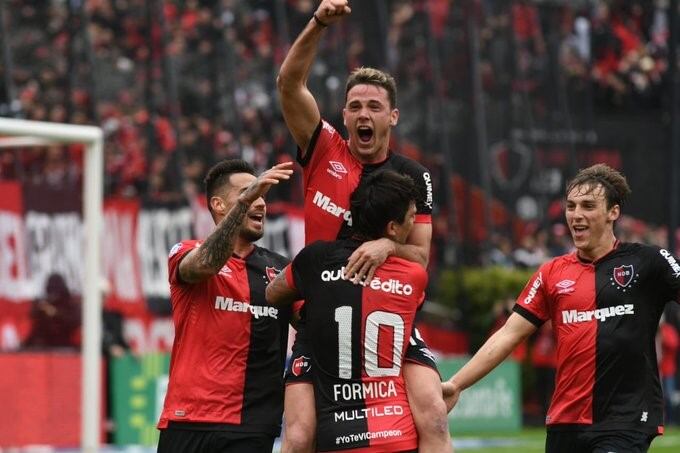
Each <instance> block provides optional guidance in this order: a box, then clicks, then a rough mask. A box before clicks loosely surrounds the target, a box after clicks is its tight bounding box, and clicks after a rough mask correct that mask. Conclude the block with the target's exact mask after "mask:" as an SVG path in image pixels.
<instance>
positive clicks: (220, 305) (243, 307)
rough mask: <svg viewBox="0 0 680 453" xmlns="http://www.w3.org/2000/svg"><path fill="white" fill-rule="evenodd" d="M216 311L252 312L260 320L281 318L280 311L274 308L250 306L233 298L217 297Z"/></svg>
mask: <svg viewBox="0 0 680 453" xmlns="http://www.w3.org/2000/svg"><path fill="white" fill-rule="evenodd" d="M215 309H217V310H223V311H231V312H237V313H248V312H250V314H251V315H252V316H253V317H254V318H255V319H259V318H260V317H263V318H266V317H269V318H274V319H278V317H279V310H278V309H276V308H274V307H267V306H264V305H250V304H249V303H248V302H241V301H238V300H234V299H232V298H231V297H222V296H217V297H215Z"/></svg>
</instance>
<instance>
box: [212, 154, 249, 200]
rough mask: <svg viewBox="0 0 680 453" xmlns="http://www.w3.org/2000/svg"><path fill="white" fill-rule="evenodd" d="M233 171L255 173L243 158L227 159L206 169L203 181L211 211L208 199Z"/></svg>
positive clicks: (226, 180) (226, 182)
mask: <svg viewBox="0 0 680 453" xmlns="http://www.w3.org/2000/svg"><path fill="white" fill-rule="evenodd" d="M234 173H249V174H251V175H255V169H254V168H253V167H252V165H250V164H249V163H248V162H246V161H245V160H243V159H227V160H223V161H221V162H218V163H217V164H215V165H213V167H212V168H211V169H210V170H208V174H207V175H206V176H205V179H204V180H203V183H204V184H205V196H206V199H207V200H208V210H210V212H211V213H212V208H211V207H210V199H211V198H212V197H214V196H215V194H216V193H217V192H218V191H219V190H220V189H222V187H224V186H226V185H227V184H229V177H230V176H231V175H233V174H234Z"/></svg>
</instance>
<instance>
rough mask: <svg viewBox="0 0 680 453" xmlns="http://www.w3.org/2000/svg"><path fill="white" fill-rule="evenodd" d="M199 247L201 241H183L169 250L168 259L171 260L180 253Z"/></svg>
mask: <svg viewBox="0 0 680 453" xmlns="http://www.w3.org/2000/svg"><path fill="white" fill-rule="evenodd" d="M200 245H201V241H199V240H197V239H185V240H183V241H180V242H178V243H177V244H175V245H173V246H172V247H171V248H170V250H169V252H168V258H172V257H173V256H175V255H177V254H178V253H180V252H184V251H186V250H191V249H194V248H196V247H200Z"/></svg>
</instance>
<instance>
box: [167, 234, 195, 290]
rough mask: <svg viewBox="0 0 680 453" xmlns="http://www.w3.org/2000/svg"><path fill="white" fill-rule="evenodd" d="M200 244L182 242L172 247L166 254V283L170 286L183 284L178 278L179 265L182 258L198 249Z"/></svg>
mask: <svg viewBox="0 0 680 453" xmlns="http://www.w3.org/2000/svg"><path fill="white" fill-rule="evenodd" d="M199 245H200V242H197V241H182V242H178V243H177V244H175V245H173V246H172V248H171V249H170V253H169V254H168V281H169V282H170V284H171V285H181V284H182V283H183V282H182V280H180V278H179V263H180V262H181V261H182V259H184V257H185V256H186V255H187V253H189V252H190V251H192V250H193V249H195V248H196V247H198V246H199Z"/></svg>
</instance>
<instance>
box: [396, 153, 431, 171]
mask: <svg viewBox="0 0 680 453" xmlns="http://www.w3.org/2000/svg"><path fill="white" fill-rule="evenodd" d="M387 163H388V164H389V167H391V168H392V169H393V170H395V171H398V172H399V173H403V174H407V175H410V176H420V175H422V174H423V173H428V175H429V170H428V169H427V168H425V166H424V165H423V164H421V163H420V162H418V161H417V160H414V159H411V158H410V157H406V156H404V155H403V154H398V153H395V152H391V153H390V155H389V157H388V159H387Z"/></svg>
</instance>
